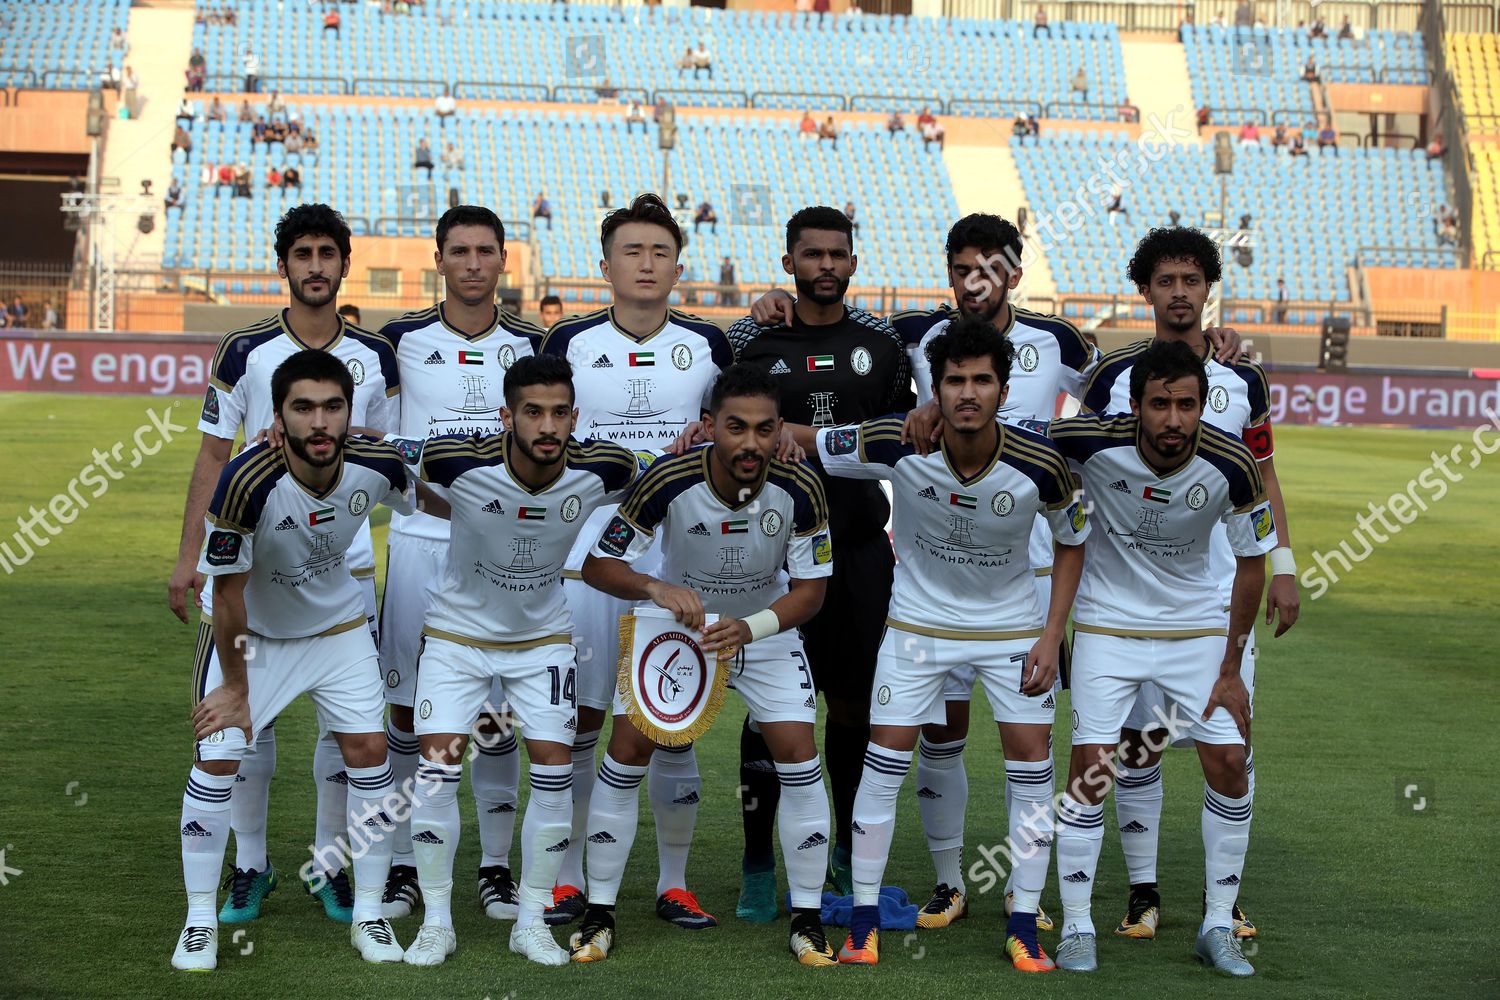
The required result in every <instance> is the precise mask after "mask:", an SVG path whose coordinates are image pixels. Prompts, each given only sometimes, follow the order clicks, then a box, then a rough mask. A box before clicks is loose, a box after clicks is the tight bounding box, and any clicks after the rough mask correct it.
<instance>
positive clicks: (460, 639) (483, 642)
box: [422, 625, 573, 649]
mask: <svg viewBox="0 0 1500 1000" xmlns="http://www.w3.org/2000/svg"><path fill="white" fill-rule="evenodd" d="M422 634H423V635H425V636H430V637H432V638H434V639H443V640H445V641H447V642H452V643H457V644H458V645H460V646H472V647H474V648H475V649H536V648H538V647H539V646H566V645H569V644H571V643H572V642H573V636H572V634H571V633H569V632H559V633H557V634H555V635H544V636H541V637H540V638H536V639H524V640H522V641H520V642H501V641H498V640H495V639H474V638H472V637H470V636H467V635H459V634H458V633H457V632H445V631H444V630H443V629H440V628H433V627H432V626H431V625H424V626H422Z"/></svg>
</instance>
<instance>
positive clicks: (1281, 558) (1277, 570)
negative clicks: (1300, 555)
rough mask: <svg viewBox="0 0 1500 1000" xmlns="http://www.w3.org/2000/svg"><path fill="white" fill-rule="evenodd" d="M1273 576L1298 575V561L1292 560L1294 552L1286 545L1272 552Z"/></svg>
mask: <svg viewBox="0 0 1500 1000" xmlns="http://www.w3.org/2000/svg"><path fill="white" fill-rule="evenodd" d="M1271 575H1272V576H1296V575H1297V561H1296V560H1295V559H1293V558H1292V550H1291V549H1289V548H1287V547H1286V546H1285V545H1278V546H1277V547H1276V548H1274V549H1272V550H1271Z"/></svg>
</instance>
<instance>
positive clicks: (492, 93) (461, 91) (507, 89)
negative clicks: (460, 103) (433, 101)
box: [452, 80, 552, 101]
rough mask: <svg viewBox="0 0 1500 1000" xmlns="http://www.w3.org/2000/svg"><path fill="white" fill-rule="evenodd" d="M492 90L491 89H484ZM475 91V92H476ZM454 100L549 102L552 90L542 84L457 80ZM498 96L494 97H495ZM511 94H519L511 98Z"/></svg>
mask: <svg viewBox="0 0 1500 1000" xmlns="http://www.w3.org/2000/svg"><path fill="white" fill-rule="evenodd" d="M486 88H493V89H488V90H487V89H486ZM476 91H477V92H476ZM452 93H453V96H454V98H455V99H464V100H470V99H472V100H481V101H550V100H552V88H551V87H549V86H547V85H546V84H544V83H512V82H510V81H506V80H458V81H456V82H455V83H454V84H453V90H452ZM497 94H498V95H500V96H496V95H497ZM511 94H520V95H522V96H520V97H512V96H510V95H511Z"/></svg>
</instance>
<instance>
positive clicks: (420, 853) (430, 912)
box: [411, 760, 464, 930]
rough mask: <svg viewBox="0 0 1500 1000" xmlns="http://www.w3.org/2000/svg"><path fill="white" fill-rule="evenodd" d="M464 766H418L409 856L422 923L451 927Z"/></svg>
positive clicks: (432, 763)
mask: <svg viewBox="0 0 1500 1000" xmlns="http://www.w3.org/2000/svg"><path fill="white" fill-rule="evenodd" d="M463 770H464V769H463V765H461V764H439V763H437V762H435V761H430V760H419V761H418V762H417V783H416V786H415V788H414V789H413V793H412V803H411V852H412V856H413V858H414V860H415V861H416V863H417V882H418V884H419V885H421V887H422V904H423V906H424V908H425V909H424V912H423V915H422V923H424V924H436V925H437V926H439V927H447V928H449V929H450V930H451V929H452V927H453V858H454V856H455V855H456V854H457V853H458V837H459V825H460V823H461V822H462V820H461V818H460V816H459V813H458V783H459V780H460V779H461V778H462V777H463Z"/></svg>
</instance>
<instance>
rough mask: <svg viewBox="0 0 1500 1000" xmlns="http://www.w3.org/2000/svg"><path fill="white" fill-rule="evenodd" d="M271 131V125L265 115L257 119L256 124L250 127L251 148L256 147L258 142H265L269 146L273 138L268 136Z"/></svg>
mask: <svg viewBox="0 0 1500 1000" xmlns="http://www.w3.org/2000/svg"><path fill="white" fill-rule="evenodd" d="M269 131H270V126H269V125H267V124H266V117H265V115H261V116H260V117H259V118H257V119H255V124H254V125H252V126H251V127H250V149H251V150H252V151H253V150H254V149H255V144H256V143H257V142H263V143H265V144H266V145H267V146H269V145H270V144H271V140H270V138H269V136H268V133H269Z"/></svg>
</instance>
